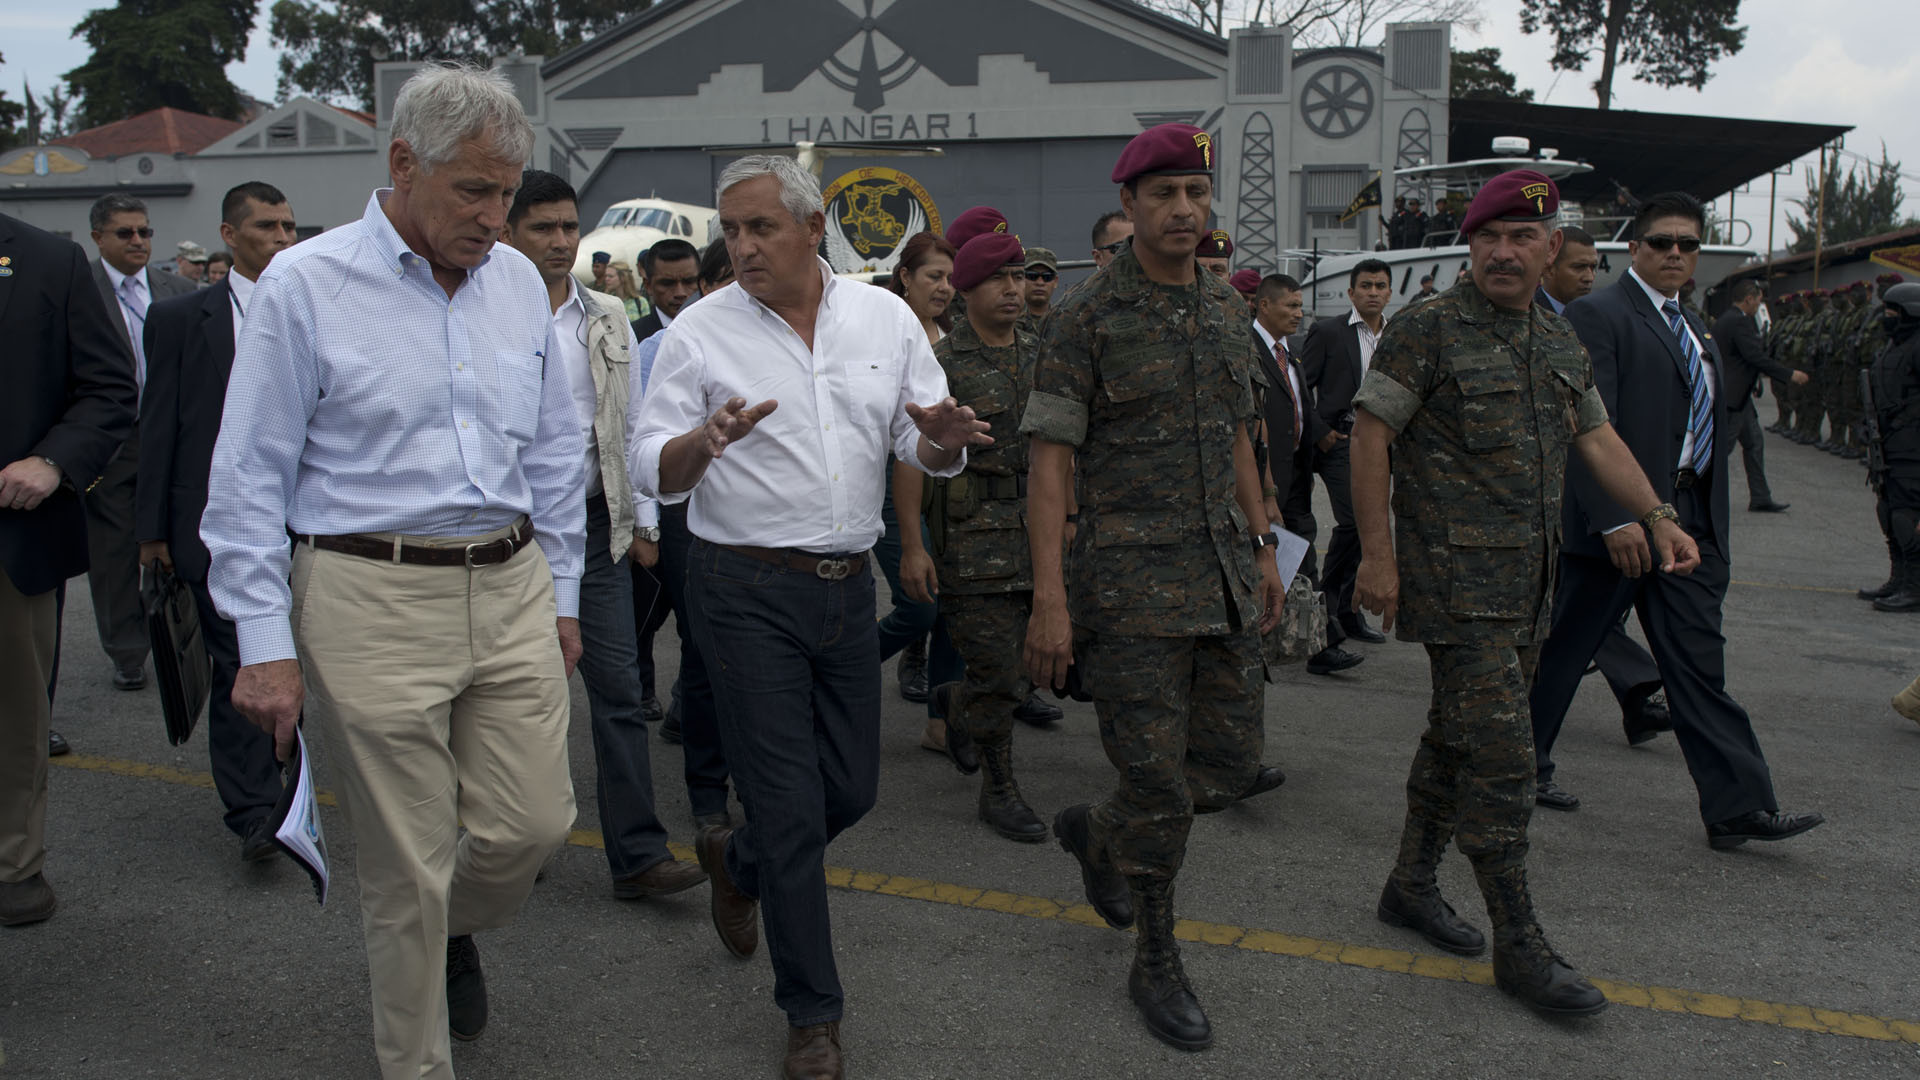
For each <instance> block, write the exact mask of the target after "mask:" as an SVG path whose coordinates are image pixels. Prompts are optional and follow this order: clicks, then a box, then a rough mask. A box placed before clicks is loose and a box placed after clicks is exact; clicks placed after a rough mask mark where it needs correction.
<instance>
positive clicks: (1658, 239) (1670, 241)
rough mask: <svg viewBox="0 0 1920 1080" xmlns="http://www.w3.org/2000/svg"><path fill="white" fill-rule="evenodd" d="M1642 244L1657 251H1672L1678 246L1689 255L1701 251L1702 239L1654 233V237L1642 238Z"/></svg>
mask: <svg viewBox="0 0 1920 1080" xmlns="http://www.w3.org/2000/svg"><path fill="white" fill-rule="evenodd" d="M1640 242H1641V243H1643V244H1645V245H1647V246H1648V247H1650V248H1652V249H1653V250H1655V251H1672V250H1673V248H1674V245H1676V244H1678V245H1679V246H1680V250H1681V251H1683V252H1685V253H1687V254H1688V255H1691V254H1693V253H1694V252H1696V251H1699V250H1700V238H1699V237H1697V236H1668V235H1667V234H1666V233H1654V234H1653V235H1652V236H1643V237H1641V238H1640Z"/></svg>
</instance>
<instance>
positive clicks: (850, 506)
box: [627, 262, 1014, 553]
mask: <svg viewBox="0 0 1920 1080" xmlns="http://www.w3.org/2000/svg"><path fill="white" fill-rule="evenodd" d="M819 271H820V276H821V278H822V279H823V282H824V286H823V291H822V293H821V297H820V310H819V313H818V316H817V318H816V321H815V324H814V331H813V349H812V351H811V352H809V351H808V349H807V346H806V342H805V341H804V340H802V339H801V337H800V335H799V334H798V333H797V332H796V331H795V330H794V329H793V328H792V327H790V326H788V325H787V323H786V321H785V320H783V319H782V318H780V316H778V315H776V314H774V312H773V311H772V310H771V309H770V308H768V307H767V306H766V305H764V304H762V303H760V301H758V300H755V299H754V298H753V297H751V296H749V295H748V294H747V292H746V291H745V290H744V289H742V288H740V286H739V285H737V284H735V285H728V286H727V287H726V288H724V289H721V290H720V291H718V292H716V293H714V294H713V295H711V296H708V297H706V298H704V299H702V300H701V301H700V302H699V303H698V304H693V305H690V306H688V307H685V308H682V309H681V311H680V316H679V318H677V319H675V320H673V327H672V329H670V330H668V331H666V332H664V334H663V335H661V338H660V341H661V344H660V352H659V356H658V358H657V359H656V360H655V361H654V364H653V370H652V372H651V373H650V377H649V378H648V379H647V387H646V393H645V394H644V395H636V396H635V398H634V405H635V407H636V408H635V411H634V414H633V416H632V418H631V420H630V422H629V424H628V425H627V431H628V434H627V439H628V443H627V446H628V462H629V469H630V471H631V472H632V474H633V482H634V484H635V485H636V486H638V487H640V488H641V489H642V490H644V491H645V492H646V493H647V494H649V495H651V496H653V497H655V498H657V499H659V500H660V501H661V502H663V503H676V502H679V501H681V500H683V499H687V498H688V497H689V495H691V496H692V499H691V502H690V504H689V506H688V509H687V526H688V528H689V529H690V530H691V531H692V532H693V534H694V535H696V536H698V537H700V538H701V539H703V540H706V541H708V542H710V543H716V544H749V545H755V546H761V547H781V548H797V549H800V550H802V551H813V552H820V553H846V552H855V551H865V550H867V549H868V548H870V547H872V546H873V543H874V541H876V540H878V539H879V538H880V533H881V531H882V529H881V524H880V502H881V496H882V493H883V491H884V482H883V478H884V475H885V473H886V470H887V467H888V464H887V455H888V453H889V452H891V453H892V454H893V455H894V456H896V457H898V458H899V459H900V460H902V461H908V462H913V463H916V464H917V463H918V462H919V460H920V458H919V452H918V445H919V438H920V431H919V429H918V428H916V427H915V426H914V424H913V421H912V420H911V419H909V418H908V417H907V412H906V407H907V403H908V402H914V403H916V404H920V405H933V404H934V403H936V402H938V401H939V400H940V399H942V398H944V397H946V396H947V378H946V374H945V373H944V372H943V371H941V369H940V364H939V362H938V361H936V360H935V359H934V358H933V349H932V347H931V346H929V345H928V344H927V334H926V331H925V330H923V329H921V326H920V320H919V319H917V318H915V317H914V314H913V312H912V310H910V309H909V308H908V307H907V305H906V303H905V302H904V301H902V300H901V299H900V298H899V297H897V296H895V295H893V294H892V293H891V292H888V291H887V290H885V289H881V288H877V287H875V286H872V285H865V284H861V283H859V282H847V281H842V280H841V279H839V278H837V277H835V276H834V275H833V273H832V271H831V270H829V269H828V267H827V264H826V263H825V262H821V263H819ZM733 397H743V398H746V399H747V404H749V405H757V404H759V403H760V402H762V401H765V400H767V399H769V398H772V399H774V400H776V401H778V402H779V403H780V407H779V408H778V409H775V410H774V411H773V413H772V414H770V415H769V416H767V418H766V419H764V420H762V421H760V423H759V425H758V426H756V427H755V428H754V430H753V432H752V434H750V435H748V436H747V438H746V439H744V440H743V441H741V442H740V443H739V445H737V446H730V447H728V448H727V451H726V453H725V454H724V455H722V456H721V457H720V458H719V459H718V460H716V461H714V462H713V463H712V464H710V465H709V466H708V467H707V470H706V473H705V475H704V476H702V477H701V480H700V482H699V483H698V484H697V485H695V486H694V488H693V490H692V491H691V492H686V491H682V492H663V491H661V490H660V452H661V450H662V449H663V448H664V447H665V446H666V445H667V443H668V441H669V440H671V439H673V438H675V437H677V436H680V435H684V434H686V433H687V432H689V431H692V430H693V429H694V428H697V427H699V426H700V425H701V424H703V423H705V422H706V419H707V417H709V416H711V415H713V413H714V412H715V411H716V410H718V409H719V408H720V407H721V406H722V405H724V404H726V401H727V399H728V398H733ZM990 434H992V435H994V436H995V437H998V438H1013V437H1014V435H1013V433H1012V432H991V433H990ZM965 466H966V454H965V453H964V452H963V453H961V454H960V455H959V456H958V457H957V458H956V459H955V460H954V462H953V464H951V465H950V466H948V467H947V468H946V469H943V470H941V471H940V472H939V473H937V474H935V475H938V476H955V475H958V474H959V472H960V471H961V469H963V468H965Z"/></svg>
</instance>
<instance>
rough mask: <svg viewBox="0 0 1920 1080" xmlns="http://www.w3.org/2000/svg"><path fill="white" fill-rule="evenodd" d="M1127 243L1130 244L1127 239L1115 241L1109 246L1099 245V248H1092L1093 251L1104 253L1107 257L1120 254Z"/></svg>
mask: <svg viewBox="0 0 1920 1080" xmlns="http://www.w3.org/2000/svg"><path fill="white" fill-rule="evenodd" d="M1129 243H1131V240H1129V239H1121V240H1115V241H1114V242H1113V243H1111V244H1101V245H1100V246H1099V247H1097V248H1094V249H1093V250H1095V251H1104V252H1106V253H1107V254H1109V255H1118V254H1120V250H1121V249H1122V248H1124V247H1126V246H1127V244H1129Z"/></svg>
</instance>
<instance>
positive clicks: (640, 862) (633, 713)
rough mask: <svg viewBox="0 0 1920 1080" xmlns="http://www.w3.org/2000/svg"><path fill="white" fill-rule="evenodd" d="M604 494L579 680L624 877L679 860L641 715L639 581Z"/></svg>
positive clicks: (606, 827) (611, 863) (608, 833)
mask: <svg viewBox="0 0 1920 1080" xmlns="http://www.w3.org/2000/svg"><path fill="white" fill-rule="evenodd" d="M611 532H612V524H611V522H610V521H609V520H608V515H607V500H606V497H605V496H602V495H593V496H590V497H588V499H587V562H586V570H585V572H584V573H582V574H581V576H580V643H581V646H582V648H581V652H580V678H581V680H582V681H583V682H585V683H586V684H587V708H588V711H589V714H590V715H591V717H592V721H593V761H594V771H595V772H596V773H597V774H598V775H599V780H598V782H597V784H596V787H595V790H596V793H597V794H598V796H599V800H600V837H601V839H602V840H603V841H604V842H605V843H606V845H607V868H608V869H609V870H611V871H612V872H613V878H614V880H615V881H618V880H620V879H622V878H626V877H631V876H633V875H634V874H638V873H641V872H643V871H645V870H646V869H647V868H648V867H651V866H653V865H654V864H656V863H660V862H664V861H665V860H667V859H670V858H672V857H673V856H672V854H671V853H669V852H668V851H667V829H666V826H664V825H662V824H660V817H659V815H658V814H656V813H654V810H653V762H652V760H651V759H650V758H649V757H648V756H647V725H646V721H644V720H642V719H641V701H642V698H641V694H640V666H639V663H638V657H639V646H638V643H637V642H638V639H637V638H636V637H635V635H634V626H633V580H632V577H631V576H630V572H629V570H628V569H627V567H628V563H627V560H626V558H625V557H624V555H623V557H621V558H619V559H615V558H614V557H613V555H612V547H611V543H612V538H611Z"/></svg>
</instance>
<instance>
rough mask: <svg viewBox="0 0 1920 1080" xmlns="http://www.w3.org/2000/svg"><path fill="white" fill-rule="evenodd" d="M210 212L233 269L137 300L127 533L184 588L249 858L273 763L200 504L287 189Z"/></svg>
mask: <svg viewBox="0 0 1920 1080" xmlns="http://www.w3.org/2000/svg"><path fill="white" fill-rule="evenodd" d="M220 216H221V218H222V220H221V222H220V239H221V240H222V241H223V242H224V243H225V244H226V246H227V249H228V250H229V251H231V252H233V270H232V271H231V272H230V273H228V274H227V276H226V277H225V278H224V279H222V280H221V281H220V283H219V284H217V285H213V286H211V287H209V288H205V289H200V290H198V291H195V292H192V293H189V294H187V295H185V296H177V297H173V298H171V299H167V300H162V301H160V302H158V303H155V304H154V305H153V306H152V307H150V308H148V309H147V321H146V333H145V336H144V338H143V345H144V346H145V349H146V356H147V385H146V391H145V393H143V394H142V395H141V399H140V441H141V444H142V445H141V447H140V470H139V484H138V489H137V493H136V498H135V501H134V535H135V536H136V537H138V538H139V541H140V564H141V565H142V566H147V565H150V564H152V563H154V562H160V563H164V564H166V565H169V566H171V567H172V568H173V570H174V572H175V573H177V574H178V575H179V576H180V578H181V580H183V581H185V582H186V583H187V584H188V585H189V586H191V587H192V589H193V597H194V601H195V605H196V606H197V607H198V608H199V609H200V629H201V633H202V634H203V635H204V637H205V640H206V644H207V655H208V657H209V658H210V659H211V660H212V661H213V692H212V694H211V695H210V696H209V698H208V701H207V751H208V756H209V757H210V758H211V759H212V763H213V784H214V788H215V789H216V790H217V791H219V793H220V801H221V802H222V803H223V804H225V806H226V808H227V813H226V824H227V828H229V829H232V830H233V831H234V834H235V835H237V836H239V837H240V839H241V847H240V856H241V858H243V859H246V860H248V861H256V860H260V859H266V858H270V857H271V856H272V855H273V853H274V852H275V850H277V849H276V848H275V847H274V843H273V834H272V828H271V818H272V813H273V807H274V804H275V803H277V802H278V801H279V800H280V766H279V763H278V762H277V761H276V760H275V758H274V751H273V736H271V735H269V734H267V732H266V731H264V730H263V729H261V728H260V727H258V726H257V725H255V724H254V723H253V722H252V721H250V720H248V719H247V718H246V717H244V716H242V715H240V712H239V710H237V709H235V708H234V707H233V680H234V678H235V676H237V675H238V674H239V672H240V643H239V639H238V637H237V636H236V635H235V632H234V626H233V623H232V622H231V621H229V620H228V619H226V618H224V617H222V616H221V614H220V612H219V611H218V610H217V609H215V608H214V606H213V596H212V594H210V593H209V592H208V591H207V566H208V557H207V547H206V545H205V544H203V543H201V541H200V514H201V512H202V511H204V510H205V509H206V508H207V475H208V473H210V472H211V471H212V469H213V444H214V442H215V441H216V440H217V439H218V438H219V436H220V415H221V413H222V411H223V410H224V408H225V406H226V401H227V376H228V374H230V373H231V372H232V371H233V351H234V344H235V342H236V341H238V340H239V337H240V326H241V324H242V320H244V319H245V318H246V309H247V304H248V302H249V301H251V300H252V298H253V283H254V281H255V280H256V279H258V278H259V276H260V272H261V271H262V270H265V269H266V268H267V263H268V262H269V261H270V260H271V259H272V258H273V256H274V253H275V252H278V251H280V250H281V249H283V248H286V247H288V246H290V245H292V244H293V242H294V240H295V236H294V223H293V211H292V209H290V208H289V207H288V206H287V198H286V196H285V195H282V194H281V193H280V192H279V190H278V189H276V188H274V187H272V186H271V185H269V184H263V183H259V182H258V181H254V182H249V183H245V184H241V185H240V186H239V187H236V188H234V189H233V190H232V191H229V192H227V196H226V198H225V200H223V201H222V203H221V207H220Z"/></svg>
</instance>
